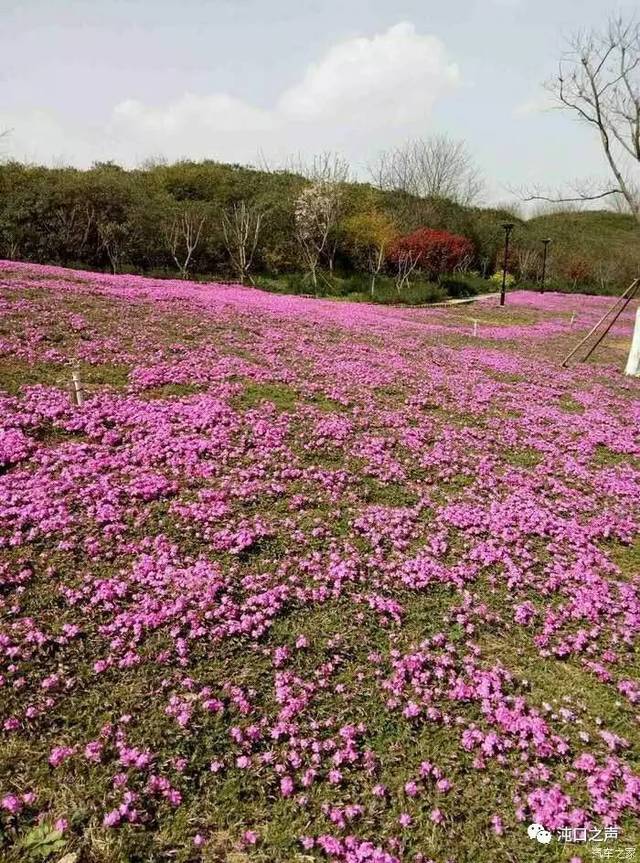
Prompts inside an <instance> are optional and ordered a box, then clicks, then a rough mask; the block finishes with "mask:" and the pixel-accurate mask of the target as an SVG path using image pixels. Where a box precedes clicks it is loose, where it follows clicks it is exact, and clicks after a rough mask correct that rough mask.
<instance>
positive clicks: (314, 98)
mask: <svg viewBox="0 0 640 863" xmlns="http://www.w3.org/2000/svg"><path fill="white" fill-rule="evenodd" d="M459 77H460V76H459V72H458V67H457V66H456V65H455V64H454V63H450V62H449V61H448V59H447V56H446V51H445V48H444V45H443V44H442V42H441V41H440V40H439V39H437V38H436V37H435V36H421V35H420V34H418V33H416V30H415V27H414V26H413V24H410V23H408V22H406V21H405V22H402V23H400V24H396V25H395V26H394V27H391V28H390V29H389V30H387V32H386V33H383V34H381V35H377V36H373V37H372V38H370V39H367V38H365V37H358V38H355V39H349V40H347V41H346V42H342V43H340V44H339V45H335V46H334V47H333V48H331V49H330V50H329V51H328V52H327V54H326V55H325V56H324V57H323V58H322V60H321V61H320V62H319V63H314V64H312V65H311V66H309V68H308V69H307V71H306V73H305V75H304V76H303V78H302V80H301V81H300V83H298V84H296V85H295V86H294V87H291V88H290V89H289V90H287V91H286V92H285V93H283V94H282V96H281V98H280V100H279V103H278V109H279V111H280V112H281V113H282V114H283V115H284V116H285V117H286V116H292V117H300V118H310V119H312V118H318V119H324V120H329V119H331V118H332V117H334V118H338V119H340V120H342V119H344V118H349V119H351V120H354V119H357V120H358V121H365V122H367V121H369V122H370V120H371V119H372V118H378V119H380V120H382V121H383V122H384V123H392V124H394V125H395V124H402V123H407V122H411V121H413V120H415V119H424V118H425V117H428V116H429V114H430V112H431V109H432V107H433V104H434V102H435V101H436V99H438V98H439V97H440V96H441V95H443V94H444V93H446V92H448V91H449V90H451V88H452V87H454V86H455V85H456V84H458V82H459Z"/></svg>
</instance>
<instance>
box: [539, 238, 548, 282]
mask: <svg viewBox="0 0 640 863" xmlns="http://www.w3.org/2000/svg"><path fill="white" fill-rule="evenodd" d="M550 242H551V240H543V241H542V243H543V245H544V252H543V254H542V285H541V287H540V293H541V294H544V279H545V276H546V274H547V249H548V247H549V243H550Z"/></svg>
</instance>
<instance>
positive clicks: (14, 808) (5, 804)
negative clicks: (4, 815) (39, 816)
mask: <svg viewBox="0 0 640 863" xmlns="http://www.w3.org/2000/svg"><path fill="white" fill-rule="evenodd" d="M0 807H2V809H4V810H5V811H7V812H9V814H10V815H17V814H18V812H20V810H21V809H22V801H21V800H20V798H19V797H17V796H16V795H15V794H5V796H4V797H3V798H2V800H1V801H0Z"/></svg>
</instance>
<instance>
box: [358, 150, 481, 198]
mask: <svg viewBox="0 0 640 863" xmlns="http://www.w3.org/2000/svg"><path fill="white" fill-rule="evenodd" d="M369 172H370V175H371V179H372V182H373V183H374V185H376V186H378V188H380V189H384V190H388V191H389V190H392V191H401V192H407V193H408V194H410V195H415V196H416V197H419V198H447V199H449V200H452V201H456V202H458V203H460V204H472V203H474V202H475V201H477V199H478V198H479V197H480V195H481V193H482V191H483V188H484V181H483V179H482V177H481V175H480V172H479V170H478V169H477V167H476V166H475V164H474V162H473V159H472V157H471V155H470V153H469V151H468V149H467V145H466V144H465V143H464V141H456V140H453V139H452V138H449V137H448V136H447V135H434V136H432V137H430V138H426V139H418V140H414V141H407V142H406V143H405V144H403V145H402V146H401V147H397V148H396V149H395V150H387V151H386V152H383V153H381V154H380V156H379V157H378V159H377V161H376V162H375V163H374V164H373V165H370V166H369Z"/></svg>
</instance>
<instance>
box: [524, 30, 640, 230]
mask: <svg viewBox="0 0 640 863" xmlns="http://www.w3.org/2000/svg"><path fill="white" fill-rule="evenodd" d="M547 87H548V89H549V90H550V91H551V93H552V94H553V96H554V98H555V99H556V101H557V102H558V104H559V105H560V107H561V108H564V109H566V110H569V111H572V112H573V113H574V114H575V115H576V116H577V117H578V119H579V120H580V121H581V122H583V123H586V124H588V125H589V126H590V127H591V128H592V129H593V130H594V131H595V132H596V133H597V135H598V137H599V139H600V145H601V148H602V152H603V155H604V157H605V161H606V163H607V166H608V169H609V171H610V172H611V175H612V177H613V180H614V182H613V184H612V185H611V186H609V187H607V188H602V189H599V190H598V189H592V188H588V187H584V186H582V187H581V186H580V185H579V186H578V187H577V189H576V195H575V196H574V197H552V196H545V195H539V194H532V195H528V196H527V200H546V201H552V202H555V203H557V202H565V201H568V202H572V201H593V200H599V199H602V198H606V197H609V196H613V197H615V198H618V199H620V198H621V199H622V200H624V202H625V204H626V206H627V208H628V210H629V212H631V213H632V214H633V215H634V216H635V217H636V218H637V219H639V220H640V171H639V169H640V24H638V23H636V22H633V21H628V22H627V21H625V20H624V19H623V18H617V17H614V18H610V19H609V21H608V23H607V25H606V27H605V28H604V30H602V31H597V30H594V31H591V32H586V33H577V34H576V35H575V36H573V38H572V39H571V40H570V42H569V46H568V50H567V52H566V54H565V56H564V57H563V58H562V60H561V61H560V69H559V72H558V76H557V78H556V79H555V80H554V81H552V82H551V83H549V84H548V85H547Z"/></svg>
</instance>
